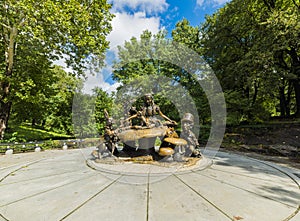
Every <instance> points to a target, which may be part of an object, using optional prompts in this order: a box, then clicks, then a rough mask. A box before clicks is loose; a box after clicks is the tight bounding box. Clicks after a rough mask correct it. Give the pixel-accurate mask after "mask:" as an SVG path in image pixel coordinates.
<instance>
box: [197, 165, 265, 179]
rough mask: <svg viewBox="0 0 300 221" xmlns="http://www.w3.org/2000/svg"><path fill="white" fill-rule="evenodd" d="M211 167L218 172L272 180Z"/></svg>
mask: <svg viewBox="0 0 300 221" xmlns="http://www.w3.org/2000/svg"><path fill="white" fill-rule="evenodd" d="M209 169H211V170H214V171H218V172H222V173H227V174H233V175H237V176H241V177H247V178H251V179H255V180H264V181H268V182H271V181H270V180H269V179H263V178H260V177H254V176H249V175H245V174H242V173H236V172H230V171H226V170H221V169H217V168H213V167H210V168H209ZM195 172H198V171H195Z"/></svg>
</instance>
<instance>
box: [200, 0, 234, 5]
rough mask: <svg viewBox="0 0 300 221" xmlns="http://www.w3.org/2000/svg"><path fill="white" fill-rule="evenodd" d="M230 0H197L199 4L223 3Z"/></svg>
mask: <svg viewBox="0 0 300 221" xmlns="http://www.w3.org/2000/svg"><path fill="white" fill-rule="evenodd" d="M229 1H230V0H197V5H198V6H204V5H205V4H212V5H223V4H225V3H226V2H229Z"/></svg>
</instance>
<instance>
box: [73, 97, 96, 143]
mask: <svg viewBox="0 0 300 221" xmlns="http://www.w3.org/2000/svg"><path fill="white" fill-rule="evenodd" d="M95 101H96V96H94V95H89V94H83V93H81V92H78V93H76V94H75V96H74V99H73V108H72V121H73V128H74V134H75V136H76V138H80V139H83V138H91V137H97V136H98V131H97V127H96V121H95Z"/></svg>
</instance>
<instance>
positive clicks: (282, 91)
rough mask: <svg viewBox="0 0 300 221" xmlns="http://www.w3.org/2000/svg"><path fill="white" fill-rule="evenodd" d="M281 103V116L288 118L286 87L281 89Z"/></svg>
mask: <svg viewBox="0 0 300 221" xmlns="http://www.w3.org/2000/svg"><path fill="white" fill-rule="evenodd" d="M279 101H280V116H281V117H286V112H287V111H286V100H285V94H284V86H282V87H280V88H279Z"/></svg>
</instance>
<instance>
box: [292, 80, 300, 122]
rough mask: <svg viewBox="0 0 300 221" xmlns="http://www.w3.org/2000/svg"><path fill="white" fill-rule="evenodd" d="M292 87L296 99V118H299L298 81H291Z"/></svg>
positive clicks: (299, 96)
mask: <svg viewBox="0 0 300 221" xmlns="http://www.w3.org/2000/svg"><path fill="white" fill-rule="evenodd" d="M293 86H294V90H295V97H296V113H295V115H296V117H300V83H299V81H298V80H294V81H293Z"/></svg>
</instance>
